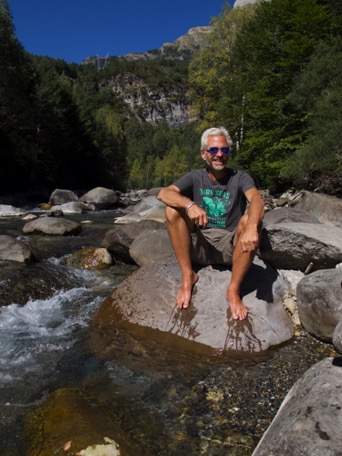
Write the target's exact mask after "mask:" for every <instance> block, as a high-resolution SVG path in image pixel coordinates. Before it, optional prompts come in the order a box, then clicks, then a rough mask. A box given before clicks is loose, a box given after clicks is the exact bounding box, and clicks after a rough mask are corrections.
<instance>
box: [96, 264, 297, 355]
mask: <svg viewBox="0 0 342 456" xmlns="http://www.w3.org/2000/svg"><path fill="white" fill-rule="evenodd" d="M255 261H256V262H255V263H254V264H253V265H252V266H251V268H250V270H249V271H248V273H247V275H246V277H245V281H244V284H243V288H242V290H241V291H242V295H243V299H244V302H245V304H246V306H247V307H248V309H249V315H248V317H247V318H246V320H244V321H235V320H233V319H232V317H231V312H230V310H228V304H227V301H226V299H225V291H226V288H227V284H228V281H229V279H230V276H231V272H230V271H229V270H228V269H227V268H213V267H211V266H208V267H206V268H203V269H201V270H200V271H199V272H198V275H199V281H198V282H197V284H196V285H195V287H194V292H193V297H192V301H191V304H190V306H189V308H188V309H183V310H179V309H178V308H177V306H176V303H175V298H176V295H177V293H178V289H179V286H180V272H179V266H178V263H177V262H176V261H173V262H166V261H165V262H159V263H151V264H147V265H144V266H142V267H140V268H139V269H138V270H137V271H135V272H133V273H132V274H131V275H130V276H129V277H127V278H126V279H125V280H124V281H123V282H121V283H120V284H119V285H118V287H117V288H116V289H115V290H114V291H113V293H112V294H111V295H110V296H109V297H108V298H107V299H106V300H105V301H104V303H103V304H102V305H101V307H100V309H99V310H98V312H97V314H96V315H95V317H94V319H93V322H92V323H93V325H95V326H97V327H99V328H100V329H101V331H103V330H104V333H105V334H108V337H109V339H111V338H112V334H113V332H112V331H113V329H114V328H115V327H123V328H125V329H127V330H129V331H130V332H131V333H132V334H135V335H138V336H141V337H143V338H148V339H150V340H155V341H157V342H158V343H160V344H163V345H164V346H166V347H176V348H177V349H179V350H181V351H188V352H190V353H200V354H203V355H205V356H207V355H214V354H216V355H218V354H227V353H229V354H230V355H232V356H234V355H236V354H239V355H241V354H244V355H252V354H255V353H259V352H263V351H265V350H267V349H268V348H270V347H271V346H274V345H278V344H281V343H283V342H285V341H287V340H289V339H291V338H292V336H293V325H292V322H291V320H290V318H289V317H288V315H287V313H286V311H285V309H284V308H283V305H282V302H281V298H282V296H283V295H284V293H285V292H286V290H287V289H288V286H287V284H286V283H285V282H284V281H283V280H282V279H281V278H280V277H279V276H278V274H277V272H276V271H275V270H274V269H272V268H270V267H268V266H266V265H265V264H264V263H263V262H262V261H260V260H257V259H256V260H255ZM109 343H110V342H109Z"/></svg>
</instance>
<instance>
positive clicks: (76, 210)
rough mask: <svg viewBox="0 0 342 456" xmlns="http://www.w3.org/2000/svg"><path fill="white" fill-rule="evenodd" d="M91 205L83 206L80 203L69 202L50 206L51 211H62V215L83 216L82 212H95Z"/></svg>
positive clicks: (83, 204)
mask: <svg viewBox="0 0 342 456" xmlns="http://www.w3.org/2000/svg"><path fill="white" fill-rule="evenodd" d="M95 210H96V207H95V206H94V205H93V204H85V203H82V202H81V201H71V202H69V203H64V204H57V205H55V206H52V208H51V211H62V212H63V214H83V213H84V212H90V211H95Z"/></svg>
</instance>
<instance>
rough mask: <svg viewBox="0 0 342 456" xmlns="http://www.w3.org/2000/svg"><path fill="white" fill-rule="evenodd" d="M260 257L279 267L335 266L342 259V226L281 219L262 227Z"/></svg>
mask: <svg viewBox="0 0 342 456" xmlns="http://www.w3.org/2000/svg"><path fill="white" fill-rule="evenodd" d="M260 258H262V259H263V260H264V261H267V262H269V263H270V264H271V265H272V266H273V267H274V268H276V269H298V270H300V271H305V270H306V268H307V267H308V265H309V264H310V263H313V264H312V270H313V271H315V270H318V269H328V268H334V267H335V266H336V264H338V263H340V262H341V261H342V228H338V227H336V226H331V225H324V224H315V223H295V222H290V223H284V222H282V223H279V224H274V225H268V226H266V227H265V228H264V229H263V231H262V238H261V244H260Z"/></svg>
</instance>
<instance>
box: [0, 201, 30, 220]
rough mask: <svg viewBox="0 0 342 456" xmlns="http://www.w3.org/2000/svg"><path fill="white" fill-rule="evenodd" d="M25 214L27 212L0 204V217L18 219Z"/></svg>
mask: <svg viewBox="0 0 342 456" xmlns="http://www.w3.org/2000/svg"><path fill="white" fill-rule="evenodd" d="M25 214H27V211H25V210H24V209H20V208H18V207H15V206H11V205H9V204H0V217H20V216H21V215H25Z"/></svg>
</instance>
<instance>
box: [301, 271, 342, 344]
mask: <svg viewBox="0 0 342 456" xmlns="http://www.w3.org/2000/svg"><path fill="white" fill-rule="evenodd" d="M341 290H342V270H341V269H325V270H321V271H316V272H313V273H312V274H309V275H307V276H305V277H303V279H301V280H300V282H299V283H298V285H297V306H298V313H299V318H300V321H301V323H302V325H303V327H304V329H305V330H306V331H307V332H309V333H310V334H312V335H314V336H315V337H317V338H319V339H322V340H324V341H327V342H331V341H332V338H333V333H334V330H335V328H336V326H337V324H338V323H339V321H340V319H341V315H342V300H341Z"/></svg>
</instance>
